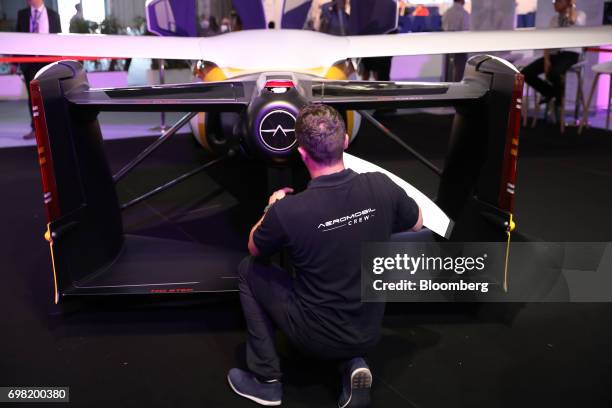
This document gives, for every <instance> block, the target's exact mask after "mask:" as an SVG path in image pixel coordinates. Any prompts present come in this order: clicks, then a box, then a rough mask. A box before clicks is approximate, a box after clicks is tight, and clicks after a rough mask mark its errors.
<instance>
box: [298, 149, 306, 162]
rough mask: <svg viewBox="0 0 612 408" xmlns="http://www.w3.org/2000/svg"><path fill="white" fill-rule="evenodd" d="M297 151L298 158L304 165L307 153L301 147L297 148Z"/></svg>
mask: <svg viewBox="0 0 612 408" xmlns="http://www.w3.org/2000/svg"><path fill="white" fill-rule="evenodd" d="M297 150H298V152H299V153H300V157H301V158H302V161H303V162H304V163H306V160H307V158H308V152H306V149H304V148H303V147H302V146H298V148H297Z"/></svg>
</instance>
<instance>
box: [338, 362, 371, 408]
mask: <svg viewBox="0 0 612 408" xmlns="http://www.w3.org/2000/svg"><path fill="white" fill-rule="evenodd" d="M371 388H372V373H371V372H370V368H369V367H368V365H367V364H366V362H365V360H364V359H363V358H361V357H357V358H354V359H352V360H350V361H349V362H348V363H347V364H346V368H345V370H344V373H343V374H342V392H341V393H340V398H338V407H339V408H364V407H369V406H370V389H371Z"/></svg>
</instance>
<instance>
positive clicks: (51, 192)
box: [30, 80, 60, 222]
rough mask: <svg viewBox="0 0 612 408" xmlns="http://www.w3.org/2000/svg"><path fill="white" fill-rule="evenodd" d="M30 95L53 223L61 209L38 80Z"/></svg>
mask: <svg viewBox="0 0 612 408" xmlns="http://www.w3.org/2000/svg"><path fill="white" fill-rule="evenodd" d="M30 94H31V98H32V100H31V103H32V116H33V117H34V129H35V130H36V148H37V152H38V164H39V165H40V177H41V180H42V188H43V200H44V203H45V210H46V212H47V220H48V221H49V222H52V221H54V220H56V219H57V218H58V217H59V215H60V207H59V201H58V196H57V184H56V182H55V170H54V167H53V157H52V156H51V148H50V143H49V134H48V132H47V120H46V119H45V110H44V109H43V104H42V96H41V94H40V83H39V82H38V81H36V80H34V81H32V82H31V83H30Z"/></svg>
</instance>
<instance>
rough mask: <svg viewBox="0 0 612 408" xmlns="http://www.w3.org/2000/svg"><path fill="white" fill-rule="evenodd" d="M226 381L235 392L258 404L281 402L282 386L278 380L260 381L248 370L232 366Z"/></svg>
mask: <svg viewBox="0 0 612 408" xmlns="http://www.w3.org/2000/svg"><path fill="white" fill-rule="evenodd" d="M227 382H229V385H230V387H232V390H234V392H235V393H236V394H238V395H240V396H241V397H244V398H248V399H250V400H251V401H255V402H256V403H258V404H260V405H265V406H276V405H280V404H281V399H282V397H283V386H282V384H281V383H280V381H278V380H273V381H270V382H262V381H259V380H258V379H257V378H256V377H255V376H254V375H253V374H251V373H249V372H248V371H245V370H241V369H239V368H232V369H231V370H229V373H227Z"/></svg>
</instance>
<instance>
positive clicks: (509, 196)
mask: <svg viewBox="0 0 612 408" xmlns="http://www.w3.org/2000/svg"><path fill="white" fill-rule="evenodd" d="M523 84H524V77H523V75H522V74H516V75H515V77H514V89H513V91H512V102H511V103H510V112H509V114H508V127H507V129H506V146H505V148H504V158H503V160H504V162H503V167H502V177H501V185H500V189H499V207H500V208H501V209H502V210H505V211H507V212H509V213H512V211H513V210H514V191H515V188H516V165H517V161H518V145H519V131H520V126H521V105H522V101H523Z"/></svg>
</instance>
